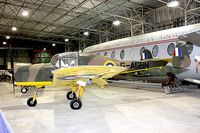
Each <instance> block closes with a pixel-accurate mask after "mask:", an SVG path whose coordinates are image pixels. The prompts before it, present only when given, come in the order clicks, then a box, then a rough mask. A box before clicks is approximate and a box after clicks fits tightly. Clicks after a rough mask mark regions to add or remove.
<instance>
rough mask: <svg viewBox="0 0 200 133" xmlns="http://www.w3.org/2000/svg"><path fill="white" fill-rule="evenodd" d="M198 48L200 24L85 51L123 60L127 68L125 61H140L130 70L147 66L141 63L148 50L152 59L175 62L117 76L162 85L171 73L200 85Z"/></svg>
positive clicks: (136, 37)
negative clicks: (169, 59)
mask: <svg viewBox="0 0 200 133" xmlns="http://www.w3.org/2000/svg"><path fill="white" fill-rule="evenodd" d="M199 46H200V24H194V25H188V26H183V27H178V28H172V29H167V30H163V31H156V32H152V33H147V34H143V35H138V36H133V37H128V38H123V39H118V40H113V41H109V42H105V43H101V44H97V45H94V46H90V47H87V48H85V49H84V51H83V52H85V53H90V54H98V55H104V56H107V57H111V58H113V59H117V60H120V61H121V62H124V63H122V65H123V66H127V65H126V64H127V63H126V61H125V60H128V61H136V62H137V61H138V62H139V63H136V64H133V65H129V66H127V67H129V68H131V67H130V66H137V67H146V66H148V65H149V64H148V63H147V64H144V63H141V59H145V58H143V57H145V56H146V55H147V54H148V53H147V52H146V51H149V52H151V54H152V55H153V57H154V58H153V59H151V60H155V59H156V58H159V59H166V58H167V59H168V58H171V59H172V60H171V61H170V62H169V63H168V64H167V65H166V66H165V67H163V69H152V70H149V71H143V72H138V73H130V74H123V75H118V76H117V77H118V78H120V79H121V78H122V79H134V80H147V81H153V82H161V81H163V80H165V79H166V73H167V72H169V71H171V72H173V73H174V74H176V76H177V77H178V78H179V79H180V80H186V81H189V82H193V83H196V84H200V74H199V73H198V69H199V62H200V47H199ZM147 60H149V58H147ZM197 81H198V82H197ZM198 87H200V85H198Z"/></svg>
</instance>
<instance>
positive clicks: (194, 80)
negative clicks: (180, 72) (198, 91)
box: [184, 78, 200, 84]
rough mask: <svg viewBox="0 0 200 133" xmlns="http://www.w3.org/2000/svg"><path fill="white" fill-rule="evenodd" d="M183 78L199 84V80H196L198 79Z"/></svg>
mask: <svg viewBox="0 0 200 133" xmlns="http://www.w3.org/2000/svg"><path fill="white" fill-rule="evenodd" d="M184 80H185V81H188V82H191V83H195V84H200V80H198V79H193V78H185V79H184Z"/></svg>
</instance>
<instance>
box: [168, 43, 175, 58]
mask: <svg viewBox="0 0 200 133" xmlns="http://www.w3.org/2000/svg"><path fill="white" fill-rule="evenodd" d="M174 50H175V45H174V43H170V44H169V46H168V48H167V53H168V55H170V56H172V55H173V53H174Z"/></svg>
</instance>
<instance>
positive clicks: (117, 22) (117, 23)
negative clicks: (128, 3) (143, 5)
mask: <svg viewBox="0 0 200 133" xmlns="http://www.w3.org/2000/svg"><path fill="white" fill-rule="evenodd" d="M120 23H121V22H120V21H118V20H116V21H113V25H116V26H117V25H120Z"/></svg>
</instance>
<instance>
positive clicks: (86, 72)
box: [53, 66, 126, 87]
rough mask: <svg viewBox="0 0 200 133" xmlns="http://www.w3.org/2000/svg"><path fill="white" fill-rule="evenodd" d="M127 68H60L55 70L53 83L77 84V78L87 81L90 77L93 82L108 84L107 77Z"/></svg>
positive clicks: (63, 84) (59, 84)
mask: <svg viewBox="0 0 200 133" xmlns="http://www.w3.org/2000/svg"><path fill="white" fill-rule="evenodd" d="M125 70H126V68H125V67H113V66H77V67H67V68H60V69H57V70H55V71H53V85H55V86H67V85H71V86H74V85H76V81H77V80H82V81H85V82H87V81H88V80H89V79H92V81H93V83H95V84H97V85H99V86H100V87H103V86H104V85H105V84H107V82H106V81H105V79H107V78H111V77H113V76H115V75H117V74H118V73H120V72H122V71H125Z"/></svg>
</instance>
